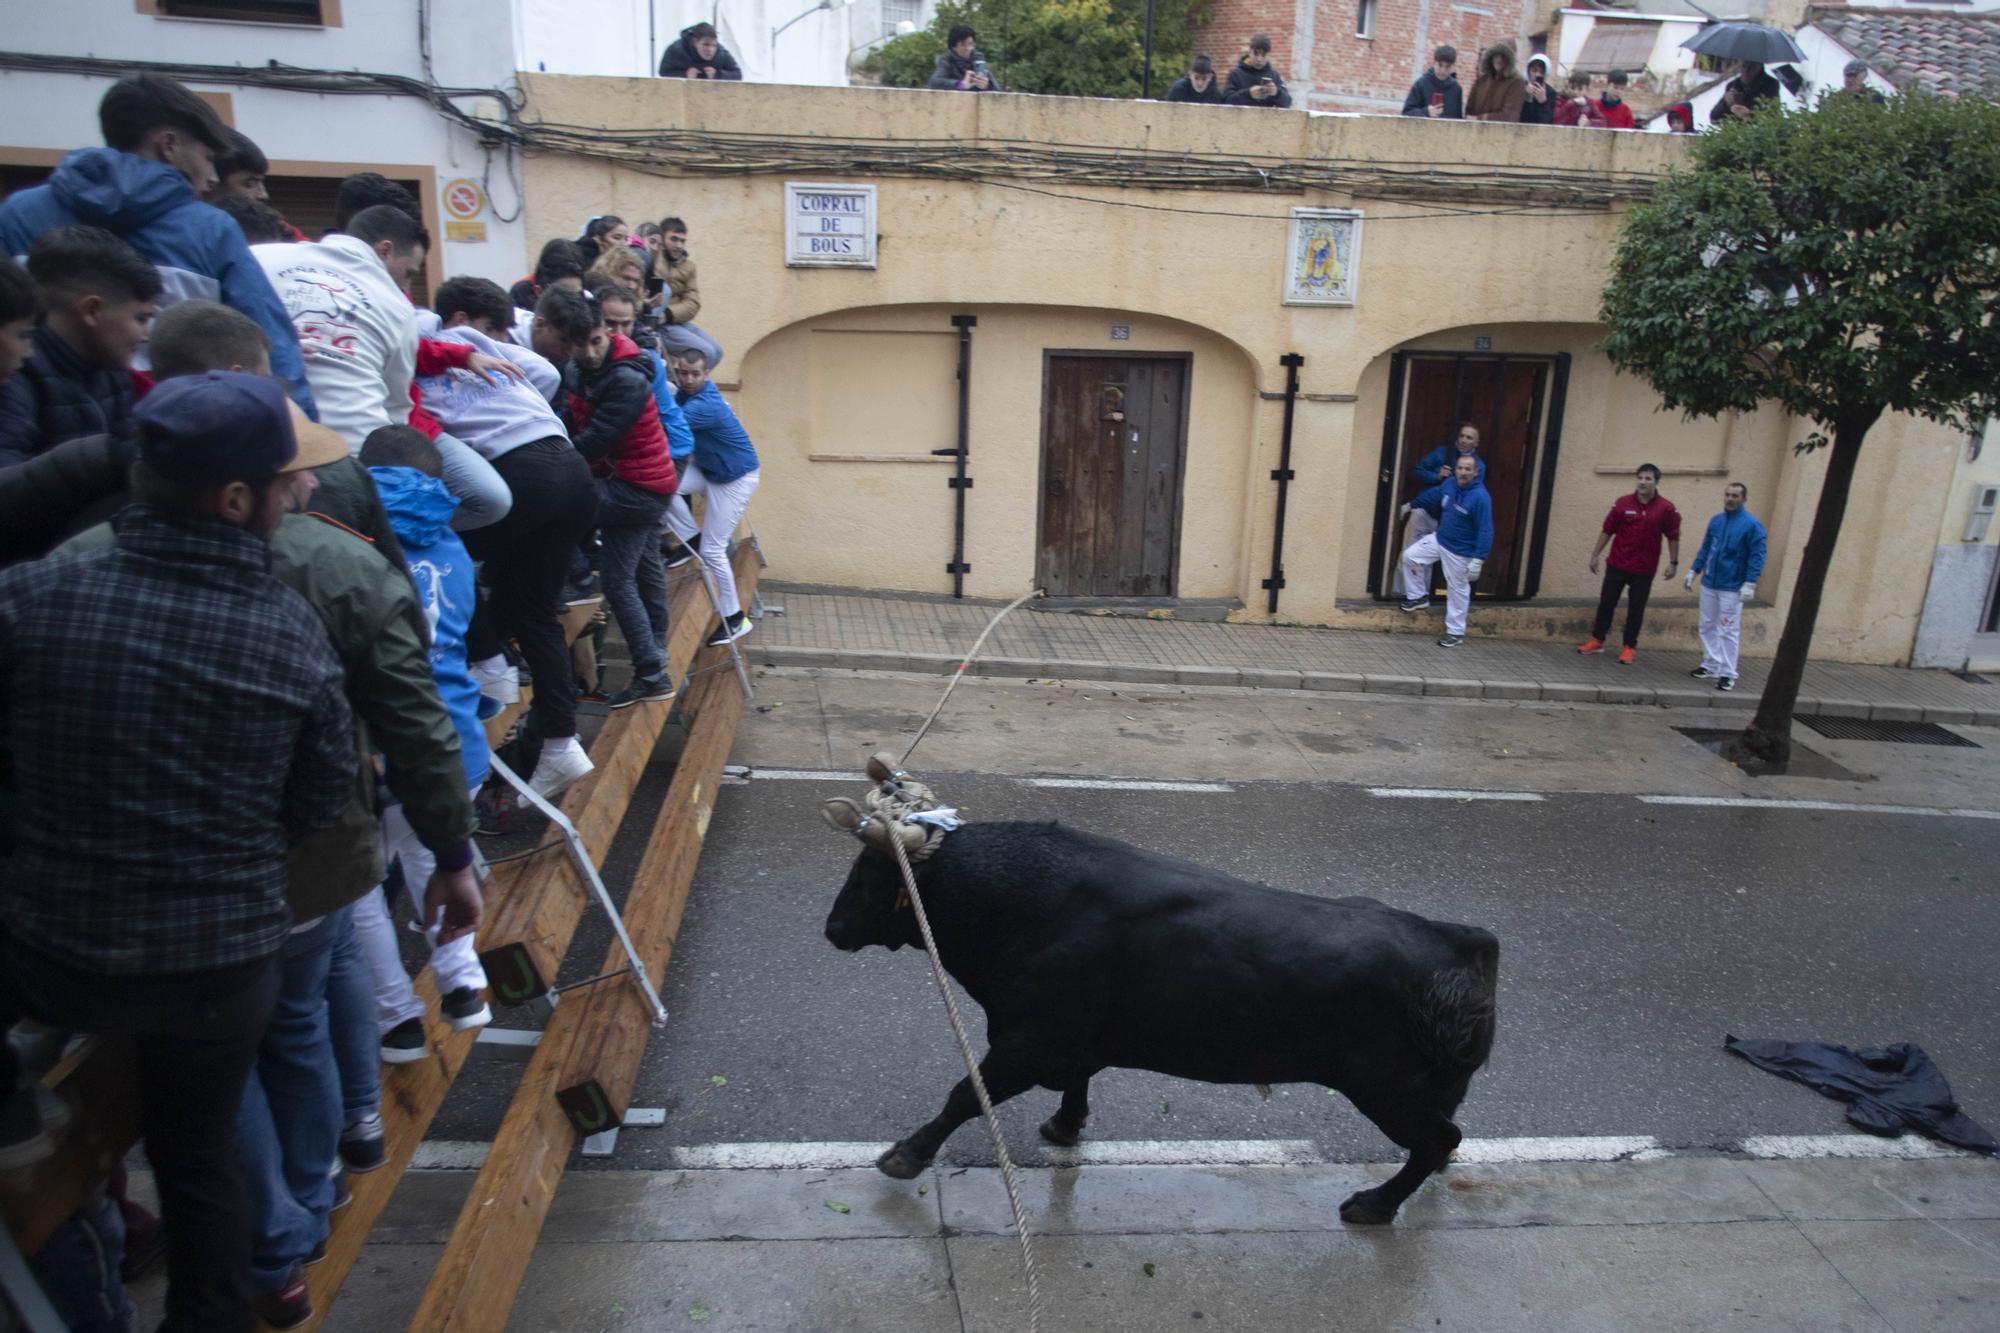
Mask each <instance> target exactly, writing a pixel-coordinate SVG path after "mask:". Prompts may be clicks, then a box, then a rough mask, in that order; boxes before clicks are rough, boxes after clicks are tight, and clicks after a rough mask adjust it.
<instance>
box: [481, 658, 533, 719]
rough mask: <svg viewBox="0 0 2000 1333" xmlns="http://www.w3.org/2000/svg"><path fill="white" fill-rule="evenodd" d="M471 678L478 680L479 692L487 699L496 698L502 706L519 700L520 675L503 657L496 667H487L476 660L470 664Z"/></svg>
mask: <svg viewBox="0 0 2000 1333" xmlns="http://www.w3.org/2000/svg"><path fill="white" fill-rule="evenodd" d="M472 678H473V679H474V680H476V681H478V682H479V692H480V693H481V694H483V695H485V696H486V697H487V698H489V699H493V700H497V701H498V702H499V703H500V704H501V706H502V707H505V706H506V705H507V704H517V703H519V702H521V677H520V676H519V674H517V673H516V672H515V670H514V668H513V667H512V666H509V665H507V664H506V662H505V659H502V663H501V665H500V666H497V667H487V666H484V665H481V664H480V663H478V662H474V663H473V664H472Z"/></svg>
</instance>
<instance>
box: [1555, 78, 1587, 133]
mask: <svg viewBox="0 0 2000 1333" xmlns="http://www.w3.org/2000/svg"><path fill="white" fill-rule="evenodd" d="M1594 110H1595V103H1593V102H1592V101H1591V100H1590V76H1589V75H1588V74H1585V73H1584V72H1583V71H1582V70H1578V69H1573V70H1571V71H1570V72H1569V78H1568V79H1567V80H1565V81H1564V83H1563V93H1562V96H1561V97H1559V98H1557V99H1556V114H1555V123H1556V124H1557V125H1564V126H1572V127H1574V126H1581V125H1583V124H1585V123H1586V113H1588V112H1591V111H1594Z"/></svg>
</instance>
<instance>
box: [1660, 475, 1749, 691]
mask: <svg viewBox="0 0 2000 1333" xmlns="http://www.w3.org/2000/svg"><path fill="white" fill-rule="evenodd" d="M1749 498H1750V488H1749V487H1747V486H1745V485H1744V484H1743V483H1742V482H1740V481H1732V482H1730V483H1729V484H1728V485H1727V486H1725V487H1723V488H1722V512H1721V513H1719V514H1717V515H1716V516H1715V517H1714V518H1711V519H1710V520H1708V531H1707V533H1706V534H1704V535H1703V537H1702V539H1701V550H1699V551H1697V552H1695V557H1694V563H1693V564H1691V565H1689V566H1688V572H1687V575H1686V576H1685V577H1684V578H1682V579H1681V586H1682V587H1684V588H1692V587H1693V586H1694V581H1695V578H1696V577H1697V576H1699V577H1700V579H1701V665H1700V666H1698V667H1696V668H1695V669H1694V670H1692V671H1690V672H1688V674H1689V675H1690V676H1693V677H1694V678H1695V679H1696V680H1713V681H1714V682H1715V688H1716V689H1718V690H1733V689H1735V688H1736V650H1737V646H1738V644H1739V643H1740V642H1741V637H1742V632H1743V625H1742V607H1743V603H1745V602H1748V601H1752V600H1754V599H1755V598H1756V596H1757V576H1758V575H1760V574H1762V573H1763V572H1764V551H1765V546H1766V544H1767V541H1768V538H1767V537H1766V534H1765V532H1764V525H1763V523H1762V522H1761V521H1759V520H1758V518H1757V516H1756V515H1755V514H1753V513H1751V512H1750V511H1749V510H1748V509H1746V508H1744V504H1745V502H1747V501H1748V500H1749Z"/></svg>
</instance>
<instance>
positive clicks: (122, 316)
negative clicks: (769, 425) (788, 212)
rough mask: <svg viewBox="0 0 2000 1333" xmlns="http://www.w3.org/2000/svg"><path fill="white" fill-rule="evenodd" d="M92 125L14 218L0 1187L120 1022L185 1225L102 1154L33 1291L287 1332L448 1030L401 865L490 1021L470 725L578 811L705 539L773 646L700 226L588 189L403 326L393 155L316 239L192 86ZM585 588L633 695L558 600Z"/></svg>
mask: <svg viewBox="0 0 2000 1333" xmlns="http://www.w3.org/2000/svg"><path fill="white" fill-rule="evenodd" d="M100 120H101V122H102V129H103V137H104V145H103V146H102V147H93V148H86V149H82V150H79V151H78V152H75V153H71V154H70V155H68V156H67V157H66V158H64V160H63V161H62V163H61V164H60V165H59V166H58V167H57V168H56V169H55V171H54V173H53V175H52V177H51V179H50V180H49V182H48V183H47V184H46V185H43V186H38V187H34V188H30V189H25V190H21V191H17V192H16V193H14V194H13V195H11V196H9V197H8V198H7V199H6V200H5V201H4V203H0V861H4V864H5V868H6V875H7V880H8V883H9V886H10V888H9V890H8V892H7V893H5V894H0V1030H5V1031H6V1032H7V1035H8V1040H7V1041H6V1042H4V1043H0V1172H32V1171H33V1170H34V1169H35V1168H36V1167H37V1165H38V1164H39V1163H40V1162H42V1161H44V1160H46V1159H47V1158H48V1157H50V1156H51V1155H52V1154H54V1153H55V1152H57V1151H58V1150H59V1148H60V1146H61V1142H62V1139H63V1136H64V1135H65V1133H67V1132H68V1131H69V1129H70V1127H71V1125H72V1124H73V1122H74V1121H75V1119H76V1116H75V1111H74V1108H72V1107H70V1106H69V1105H68V1104H67V1103H66V1102H65V1101H63V1100H62V1098H61V1097H59V1096H57V1095H56V1094H54V1093H52V1092H50V1090H49V1089H47V1088H46V1087H44V1086H42V1076H43V1075H44V1074H45V1073H46V1072H48V1070H49V1069H50V1068H51V1067H52V1066H53V1064H54V1062H55V1061H56V1060H58V1059H60V1058H61V1056H62V1054H63V1052H64V1050H65V1048H66V1047H68V1046H69V1045H70V1043H71V1042H72V1041H73V1039H74V1038H76V1037H77V1036H79V1035H81V1034H103V1035H110V1036H122V1037H125V1038H129V1039H130V1041H131V1043H132V1049H133V1050H134V1051H135V1052H136V1057H137V1074H138V1088H137V1095H138V1099H139V1103H140V1106H139V1111H140V1122H141V1125H142V1130H143V1137H144V1140H145V1148H146V1152H147V1155H148V1158H149V1160H150V1162H151V1165H152V1167H153V1169H154V1173H155V1176H156V1179H157V1183H158V1188H159V1196H160V1200H161V1205H162V1207H161V1211H162V1214H163V1216H162V1217H161V1218H154V1217H153V1216H152V1215H151V1214H150V1213H148V1212H146V1210H144V1209H142V1208H140V1207H138V1206H137V1205H136V1204H134V1203H133V1202H132V1201H131V1200H129V1199H128V1198H126V1197H125V1196H124V1190H123V1183H122V1173H117V1172H114V1173H113V1174H112V1176H111V1177H110V1178H108V1179H107V1180H106V1181H105V1182H103V1186H102V1188H101V1189H99V1190H98V1191H96V1192H94V1193H93V1194H92V1195H91V1197H90V1198H89V1199H88V1200H87V1201H86V1203H85V1205H84V1206H83V1207H82V1208H81V1209H80V1210H79V1211H78V1212H77V1213H76V1214H75V1215H74V1216H72V1217H71V1218H69V1219H68V1220H67V1221H66V1222H65V1223H64V1224H63V1226H62V1227H61V1228H59V1229H58V1231H57V1234H56V1235H55V1236H54V1237H53V1238H52V1239H51V1240H50V1241H49V1242H48V1244H47V1245H45V1246H43V1247H42V1249H41V1251H40V1252H39V1253H38V1254H36V1255H34V1256H31V1263H32V1265H33V1266H34V1268H35V1271H36V1272H37V1275H38V1276H39V1277H40V1278H41V1280H42V1282H43V1285H44V1288H45V1290H47V1291H48V1292H49V1294H50V1296H51V1298H52V1300H54V1301H55V1303H56V1304H57V1305H58V1308H59V1311H60V1313H61V1314H62V1316H63V1317H64V1318H65V1320H66V1321H68V1323H69V1326H70V1327H71V1328H73V1329H79V1330H80V1329H108V1330H115V1329H124V1328H128V1327H129V1326H130V1321H131V1317H132V1314H131V1307H130V1305H129V1303H128V1302H127V1301H126V1299H125V1297H124V1294H123V1291H122V1288H121V1286H120V1275H121V1270H122V1271H123V1274H124V1275H125V1276H127V1277H129V1276H131V1275H132V1274H134V1273H135V1272H136V1271H138V1270H140V1269H143V1268H144V1267H145V1266H147V1265H148V1264H149V1263H151V1262H152V1261H154V1260H155V1259H157V1258H159V1257H161V1256H164V1258H165V1260H166V1263H167V1265H168V1274H169V1284H168V1294H167V1306H166V1318H165V1322H164V1324H163V1325H162V1327H163V1328H167V1329H171V1330H181V1329H187V1330H194V1329H199V1330H203V1331H204V1333H211V1331H213V1330H238V1329H247V1328H250V1327H252V1326H253V1322H254V1321H255V1320H257V1319H262V1320H263V1321H264V1322H265V1323H267V1324H269V1325H271V1326H273V1327H280V1328H284V1327H294V1326H296V1325H298V1324H301V1323H304V1322H306V1321H307V1320H309V1319H310V1318H311V1317H312V1313H313V1312H312V1309H311V1304H310V1297H309V1293H308V1290H307V1283H306V1280H305V1269H306V1267H307V1266H309V1265H310V1264H312V1263H314V1262H316V1261H317V1260H318V1258H320V1257H322V1256H323V1254H324V1246H325V1242H326V1238H327V1235H328V1229H329V1219H330V1215H331V1213H332V1212H333V1211H334V1210H336V1209H338V1208H339V1207H341V1206H342V1204H343V1202H344V1200H345V1198H346V1197H347V1191H346V1186H345V1175H346V1173H350V1172H353V1173H359V1172H365V1171H369V1170H373V1169H376V1168H378V1167H379V1166H381V1165H382V1164H383V1163H384V1161H385V1160H386V1144H385V1131H384V1124H383V1120H382V1118H381V1114H380V1107H381V1086H380V1076H379V1067H380V1065H381V1064H382V1063H384V1062H387V1063H392V1064H393V1063H402V1062H407V1061H411V1060H421V1059H424V1058H427V1057H428V1056H429V1053H430V1041H429V1037H428V1035H427V1032H426V1028H425V1019H426V1016H425V1014H424V1006H423V1005H422V1003H421V1002H420V1001H419V1000H418V998H417V996H416V993H415V991H414V989H413V988H412V986H411V982H410V977H409V975H408V973H407V971H406V970H405V967H404V962H403V959H402V956H401V952H400V950H399V948H398V946H397V942H396V941H397V935H396V931H395V928H394V925H393V924H392V923H393V922H394V920H395V917H396V915H397V909H396V908H395V907H394V906H393V905H392V895H391V890H392V888H393V886H395V885H397V884H401V885H402V886H405V887H406V888H407V891H408V897H409V900H410V903H411V907H412V909H413V910H414V913H415V915H416V917H417V920H418V922H419V924H420V925H421V927H422V929H423V932H424V934H425V937H426V940H427V942H428V945H429V948H430V951H431V954H430V961H431V965H432V967H433V969H434V971H435V973H436V977H437V983H438V991H439V993H440V996H441V1006H440V1009H441V1012H440V1014H439V1015H438V1021H440V1022H442V1023H444V1024H447V1025H448V1026H449V1027H451V1028H453V1029H456V1030H461V1031H463V1030H467V1029H470V1028H474V1027H477V1026H480V1025H482V1024H484V1023H486V1022H488V1021H489V1020H490V1017H491V1011H490V1008H489V1006H488V1003H487V997H486V978H485V976H484V973H483V971H482V970H481V967H480V964H479V960H478V957H477V954H476V953H475V952H474V949H473V937H474V932H475V931H476V929H477V927H478V925H479V923H480V921H481V919H482V914H483V904H482V902H481V899H480V892H479V887H478V876H477V872H476V864H475V863H476V862H477V860H478V853H477V848H476V846H475V843H474V834H475V831H476V829H477V827H478V820H477V816H476V814H475V799H476V797H477V796H478V794H479V792H480V790H481V788H482V787H484V786H487V785H488V784H489V782H490V781H491V779H492V775H493V759H492V756H491V754H490V753H489V749H488V741H487V733H486V728H485V725H484V724H485V721H486V719H488V718H489V717H491V716H493V715H495V714H497V713H498V712H500V711H501V710H502V709H504V708H505V707H506V706H507V705H508V704H509V703H512V702H515V701H517V700H518V698H519V697H520V687H521V683H522V682H521V675H520V669H521V668H523V667H524V668H525V669H526V671H527V673H528V674H529V676H530V677H531V679H532V682H533V697H532V702H531V705H530V708H529V710H528V712H527V715H526V718H525V720H524V723H523V731H524V732H525V733H527V734H529V735H530V736H533V737H537V738H539V758H538V759H537V760H536V762H535V763H534V764H533V768H532V772H531V775H530V777H529V780H528V785H529V786H530V788H531V789H532V790H533V791H534V792H536V793H537V794H539V795H540V796H542V797H543V798H545V799H554V798H556V797H557V796H559V795H560V794H561V793H562V792H563V791H564V790H566V789H567V788H568V787H569V786H570V785H571V784H572V783H574V782H575V781H576V780H577V779H579V778H581V777H582V776H584V775H585V774H587V773H589V772H590V771H591V761H590V759H589V757H588V755H587V754H586V753H585V752H584V750H583V747H582V745H581V744H580V743H579V741H578V739H577V722H576V716H577V703H578V699H579V697H580V691H581V690H582V689H583V688H584V687H586V686H587V687H588V688H590V689H592V690H597V691H599V692H600V693H601V694H602V696H603V698H604V699H605V702H607V703H608V704H609V705H610V706H611V707H613V708H625V707H633V706H639V705H650V704H657V703H660V702H662V701H665V700H669V699H672V698H673V697H674V682H673V680H672V679H671V676H670V674H669V672H668V669H667V663H666V653H665V647H666V636H667V596H666V586H667V576H666V570H667V569H668V568H670V567H675V566H679V565H685V564H687V563H689V562H690V561H693V560H695V559H699V560H701V561H702V563H703V572H704V575H705V577H706V578H708V579H709V580H710V582H711V588H712V591H713V595H714V599H715V601H716V603H717V605H718V609H719V610H720V611H721V612H722V619H721V623H720V626H719V627H718V628H717V630H716V631H715V632H714V634H713V635H712V636H711V637H710V638H709V642H710V643H711V644H722V643H727V642H730V641H732V640H734V639H737V638H740V637H742V636H743V635H744V634H747V633H749V632H750V629H751V623H750V621H749V620H748V618H747V617H746V615H745V614H744V610H743V608H742V607H741V606H740V605H739V604H738V600H737V597H736V590H735V583H734V578H733V574H732V572H731V569H730V565H729V559H728V550H729V544H730V541H731V538H732V535H733V533H734V530H735V528H736V527H737V525H738V523H739V522H740V520H741V518H742V516H743V512H744V508H745V506H746V505H747V504H748V502H749V499H750V497H751V495H752V494H753V493H754V492H755V490H756V487H757V481H758V475H759V474H758V460H757V455H756V451H755V449H754V447H753V446H752V445H751V443H750V440H749V437H748V435H747V434H746V433H745V432H744V430H743V429H742V426H741V424H740V423H739V422H738V421H737V420H736V417H735V415H734V413H733V412H732V411H731V410H730V408H729V406H728V404H727V403H726V402H725V401H724V400H723V399H722V397H721V395H720V394H719V393H718V392H717V391H716V388H715V386H714V383H713V382H712V381H711V380H710V379H709V373H710V372H711V371H712V370H713V369H714V368H715V365H716V364H717V363H718V362H719V361H720V360H721V359H722V356H723V349H722V348H721V347H720V346H719V345H718V344H717V343H716V342H715V341H714V339H713V338H711V337H709V336H708V335H707V334H706V333H704V332H703V331H702V330H701V329H700V328H699V327H698V326H697V325H695V324H694V322H693V320H694V318H695V316H696V314H697V313H698V312H699V310H700V308H701V304H700V302H701V298H700V292H699V287H698V284H697V281H696V274H695V267H694V264H693V261H692V260H691V259H690V258H689V257H688V252H687V230H688V229H687V226H686V224H685V222H683V221H682V220H680V219H678V218H672V217H669V218H666V219H664V220H663V221H662V222H661V223H660V224H659V225H658V226H657V227H650V226H649V227H647V228H644V229H642V234H640V235H638V236H634V235H633V234H632V232H631V229H630V228H628V227H627V226H626V225H625V224H624V223H623V222H622V221H621V220H620V219H617V218H612V217H599V218H594V219H592V220H591V221H590V223H589V224H588V225H587V226H586V227H585V228H584V231H583V234H582V235H581V236H580V237H578V238H577V239H576V240H575V241H569V240H561V241H553V242H551V243H550V244H549V245H548V246H547V247H545V248H544V249H543V251H542V252H541V255H540V257H539V259H538V262H537V264H536V267H535V271H534V273H533V274H532V275H531V276H530V277H529V278H526V279H523V280H522V282H521V283H518V284H516V285H515V288H514V290H513V292H511V293H510V292H508V291H507V290H505V289H503V288H501V287H500V286H499V285H498V284H496V283H493V282H490V281H487V280H485V279H481V278H473V277H454V278H451V279H450V280H448V281H446V282H444V283H442V284H441V285H440V286H439V287H438V288H437V290H436V291H435V292H434V293H432V294H431V297H430V302H429V308H428V309H424V308H420V307H419V306H417V305H416V304H414V303H413V301H412V299H411V291H412V288H413V285H414V284H415V281H416V279H417V278H418V276H419V275H420V274H422V273H423V272H424V270H425V267H426V262H427V259H428V257H429V254H430V250H431V245H432V241H431V237H430V236H429V234H428V233H427V232H426V230H425V228H424V226H423V223H422V220H421V208H420V206H419V205H418V203H417V201H416V200H415V199H414V198H412V197H411V196H410V195H409V194H408V192H407V191H405V190H404V189H403V188H402V187H400V186H398V185H396V184H395V183H394V182H391V181H388V180H385V179H383V178H382V177H381V176H379V175H375V174H372V173H363V174H360V175H357V176H354V177H351V178H349V179H348V180H346V181H344V182H342V184H341V186H340V191H339V197H338V201H337V206H336V210H335V217H334V227H333V228H332V229H331V230H330V231H328V232H327V233H326V234H324V235H321V236H319V237H318V238H316V239H315V238H309V237H307V236H305V235H303V234H302V233H300V232H299V231H298V230H297V229H295V228H293V227H291V226H290V225H289V224H288V223H286V222H285V221H284V219H283V218H282V217H280V216H279V215H278V214H277V213H276V212H275V211H273V210H272V209H271V207H270V205H269V201H268V198H267V196H266V191H265V188H264V183H263V177H264V174H265V172H266V171H267V170H268V164H267V163H266V161H265V158H264V155H263V154H262V152H261V151H260V150H259V149H258V148H257V146H256V144H255V143H254V142H253V141H252V140H251V139H249V138H248V137H247V136H245V135H244V134H243V133H241V132H239V131H237V130H235V129H233V128H231V127H228V126H225V125H223V124H222V123H221V122H220V121H219V120H218V119H217V118H216V116H215V113H214V112H213V111H212V110H211V109H210V108H209V106H208V105H207V104H206V103H205V102H203V101H202V100H201V99H200V98H198V97H196V96H195V95H194V94H192V93H190V92H189V91H188V90H187V89H185V88H183V87H181V86H180V85H179V84H176V83H174V82H172V81H170V80H166V79H162V78H158V77H155V76H150V75H146V76H138V77H133V78H128V79H124V80H121V81H119V82H118V83H117V84H116V85H114V86H113V87H112V89H111V90H110V91H109V92H108V93H107V94H106V96H105V98H104V99H103V103H102V106H101V108H100ZM8 255H16V256H22V257H24V260H25V262H24V264H16V263H15V262H14V261H13V260H12V259H11V258H6V257H4V256H8ZM691 496H699V497H701V503H702V506H703V508H702V514H701V517H700V519H699V521H697V519H696V518H695V516H694V513H693V511H692V510H691V509H690V507H689V504H688V499H689V497H691ZM600 597H601V598H602V599H603V600H604V601H606V602H608V603H609V606H610V610H611V612H612V614H613V616H614V618H615V619H616V621H617V623H618V626H619V629H620V631H621V633H622V634H623V636H624V638H625V640H626V643H627V645H628V647H629V650H630V654H631V661H632V670H631V676H630V679H629V680H628V681H626V682H625V683H624V685H623V687H622V688H621V689H619V690H617V691H616V692H609V691H608V690H605V689H604V686H605V682H603V681H602V680H598V681H590V682H579V681H577V680H576V679H575V678H574V676H573V672H572V666H571V657H570V653H569V647H568V644H567V643H566V642H565V638H564V633H563V628H562V625H563V615H564V613H565V610H566V609H567V607H569V606H573V605H576V604H578V603H579V602H582V601H589V600H594V599H597V598H600ZM523 803H524V804H525V803H526V801H525V798H523Z"/></svg>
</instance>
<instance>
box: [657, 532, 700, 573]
mask: <svg viewBox="0 0 2000 1333" xmlns="http://www.w3.org/2000/svg"><path fill="white" fill-rule="evenodd" d="M700 540H701V538H700V537H698V536H697V537H696V538H695V541H697V542H699V541H700ZM660 555H661V556H662V557H663V558H664V559H665V560H666V562H667V568H668V569H679V568H680V567H681V566H682V565H685V564H687V563H688V562H689V561H691V560H693V559H694V548H693V547H692V546H688V545H686V544H685V543H683V542H682V541H681V540H680V539H679V538H677V537H669V538H667V539H666V540H665V541H664V542H661V543H660Z"/></svg>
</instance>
